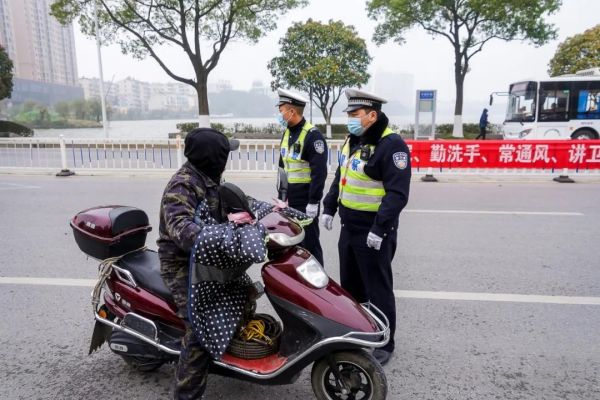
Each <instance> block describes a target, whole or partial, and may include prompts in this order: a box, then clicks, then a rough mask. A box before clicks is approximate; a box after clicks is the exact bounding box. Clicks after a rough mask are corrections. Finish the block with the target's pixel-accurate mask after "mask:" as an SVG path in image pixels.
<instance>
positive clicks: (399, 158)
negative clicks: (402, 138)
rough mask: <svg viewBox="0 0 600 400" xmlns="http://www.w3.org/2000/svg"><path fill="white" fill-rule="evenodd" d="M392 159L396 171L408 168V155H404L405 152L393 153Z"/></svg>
mask: <svg viewBox="0 0 600 400" xmlns="http://www.w3.org/2000/svg"><path fill="white" fill-rule="evenodd" d="M392 158H393V160H394V165H395V166H396V167H397V168H398V169H405V168H406V167H407V166H408V154H406V153H405V152H403V151H399V152H397V153H394V154H393V155H392Z"/></svg>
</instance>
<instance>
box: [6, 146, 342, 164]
mask: <svg viewBox="0 0 600 400" xmlns="http://www.w3.org/2000/svg"><path fill="white" fill-rule="evenodd" d="M342 143H343V142H342V141H332V142H330V143H329V149H328V152H329V153H328V167H329V170H330V171H334V170H335V168H336V167H337V160H338V155H339V152H340V151H341V145H342ZM184 161H185V157H184V155H183V140H182V139H180V138H176V139H164V140H142V141H140V140H130V139H64V138H22V139H0V168H3V167H8V168H43V169H46V168H48V169H63V170H67V169H68V170H77V169H107V170H111V169H112V170H122V169H127V170H132V169H133V170H160V169H164V170H175V169H177V168H179V166H181V165H182V163H183V162H184ZM278 162H279V140H269V139H265V140H241V143H240V148H239V149H238V150H237V151H234V152H231V153H230V155H229V161H228V163H227V170H228V171H237V172H239V171H276V170H277V167H278Z"/></svg>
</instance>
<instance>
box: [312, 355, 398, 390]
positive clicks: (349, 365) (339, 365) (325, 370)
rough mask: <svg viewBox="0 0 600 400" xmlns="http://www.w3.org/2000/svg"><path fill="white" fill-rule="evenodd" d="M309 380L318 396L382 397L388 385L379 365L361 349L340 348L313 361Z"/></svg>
mask: <svg viewBox="0 0 600 400" xmlns="http://www.w3.org/2000/svg"><path fill="white" fill-rule="evenodd" d="M311 383H312V388H313V392H314V393H315V396H316V397H317V399H318V400H338V399H339V400H384V399H385V398H386V396H387V389H388V388H387V378H386V377H385V373H384V372H383V368H382V367H381V365H380V364H379V363H378V362H377V360H376V359H375V358H374V357H373V356H372V355H371V354H369V353H367V352H366V351H364V350H357V351H340V352H337V353H333V354H331V355H329V356H326V357H323V358H321V359H320V360H318V361H316V362H315V363H314V365H313V368H312V372H311Z"/></svg>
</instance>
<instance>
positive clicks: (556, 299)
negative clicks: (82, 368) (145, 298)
mask: <svg viewBox="0 0 600 400" xmlns="http://www.w3.org/2000/svg"><path fill="white" fill-rule="evenodd" d="M0 284H9V285H48V286H76V287H93V286H94V285H95V284H96V280H95V279H65V278H26V277H0ZM394 294H395V296H396V297H397V298H405V299H428V300H466V301H495V302H515V303H546V304H575V305H595V306H600V297H577V296H540V295H534V294H508V293H469V292H427V291H420V290H394Z"/></svg>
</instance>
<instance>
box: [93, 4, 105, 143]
mask: <svg viewBox="0 0 600 400" xmlns="http://www.w3.org/2000/svg"><path fill="white" fill-rule="evenodd" d="M93 1H94V25H95V27H96V49H97V50H98V70H99V71H100V104H101V105H102V129H103V130H104V137H105V138H107V139H108V118H106V99H105V98H104V74H103V73H102V51H101V50H100V46H101V45H102V43H101V42H100V24H99V23H98V3H97V0H93Z"/></svg>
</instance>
